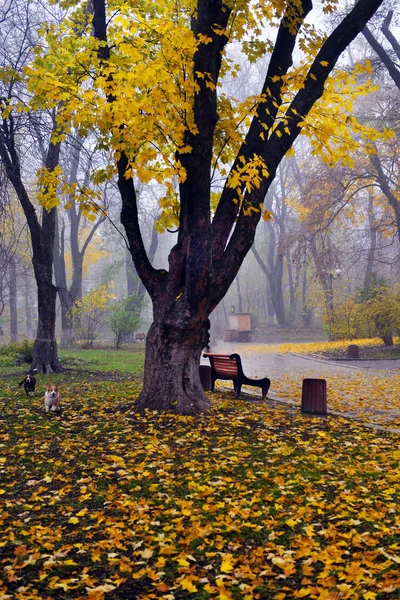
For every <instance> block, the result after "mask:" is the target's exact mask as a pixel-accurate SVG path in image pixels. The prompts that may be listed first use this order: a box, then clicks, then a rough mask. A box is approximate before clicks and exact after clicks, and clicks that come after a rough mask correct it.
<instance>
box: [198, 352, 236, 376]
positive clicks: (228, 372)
mask: <svg viewBox="0 0 400 600" xmlns="http://www.w3.org/2000/svg"><path fill="white" fill-rule="evenodd" d="M204 356H207V357H208V358H209V359H210V361H211V364H212V366H213V368H214V371H215V373H216V374H217V375H225V376H232V377H237V374H238V368H237V363H236V360H235V359H234V358H229V355H228V354H211V353H207V354H205V355H204Z"/></svg>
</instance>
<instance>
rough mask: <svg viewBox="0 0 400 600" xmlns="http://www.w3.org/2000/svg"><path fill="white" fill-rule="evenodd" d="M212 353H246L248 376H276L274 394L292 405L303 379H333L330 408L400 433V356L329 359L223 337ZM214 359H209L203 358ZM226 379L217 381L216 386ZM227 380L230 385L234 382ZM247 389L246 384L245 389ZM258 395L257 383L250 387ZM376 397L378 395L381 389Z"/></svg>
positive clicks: (244, 368) (272, 393) (368, 423)
mask: <svg viewBox="0 0 400 600" xmlns="http://www.w3.org/2000/svg"><path fill="white" fill-rule="evenodd" d="M211 351H212V352H221V353H224V354H231V353H233V352H236V353H237V354H239V355H240V356H241V358H242V364H243V370H244V372H245V374H246V375H247V376H248V377H269V378H270V379H271V382H272V383H271V388H270V393H269V394H268V396H269V398H271V399H273V400H275V401H278V402H280V403H286V404H287V406H288V408H289V406H290V407H292V408H293V406H294V405H299V403H300V397H301V386H302V379H304V378H308V377H311V378H321V379H327V381H328V412H329V413H331V414H339V415H343V416H346V417H350V418H354V419H356V420H361V421H362V422H364V423H365V424H366V425H370V426H373V427H377V428H383V429H387V430H389V431H392V432H395V433H400V386H399V385H398V381H399V378H400V360H351V361H350V360H337V361H336V360H335V361H333V360H325V359H322V358H319V357H313V356H310V355H307V356H305V355H300V354H296V353H279V352H276V346H274V347H272V346H268V345H267V344H265V345H262V344H260V345H254V344H245V343H229V342H222V341H219V342H218V343H217V344H215V345H214V346H212V348H211ZM202 362H203V364H209V361H208V359H202ZM219 384H222V382H217V385H219ZM227 385H228V386H229V387H230V388H231V387H232V384H231V383H230V382H228V383H227ZM244 389H245V388H244ZM248 391H249V392H250V393H251V395H252V396H258V391H257V389H256V388H249V389H248ZM376 393H377V396H376V398H378V399H376V398H375V397H373V394H376Z"/></svg>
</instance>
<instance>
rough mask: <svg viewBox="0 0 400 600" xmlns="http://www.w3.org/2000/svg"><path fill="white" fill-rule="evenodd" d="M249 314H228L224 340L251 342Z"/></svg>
mask: <svg viewBox="0 0 400 600" xmlns="http://www.w3.org/2000/svg"><path fill="white" fill-rule="evenodd" d="M251 334H252V330H251V314H250V313H236V312H235V313H231V314H230V315H229V316H228V329H227V330H226V333H225V338H224V341H225V342H251Z"/></svg>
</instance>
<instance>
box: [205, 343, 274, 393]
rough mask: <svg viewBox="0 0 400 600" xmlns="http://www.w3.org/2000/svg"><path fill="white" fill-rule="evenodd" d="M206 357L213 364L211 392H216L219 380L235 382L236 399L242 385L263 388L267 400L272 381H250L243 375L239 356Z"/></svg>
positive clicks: (217, 355) (207, 355) (209, 354)
mask: <svg viewBox="0 0 400 600" xmlns="http://www.w3.org/2000/svg"><path fill="white" fill-rule="evenodd" d="M203 356H204V357H206V358H209V359H210V364H211V391H214V383H215V381H216V380H217V379H225V380H228V381H233V386H234V388H235V392H236V394H235V398H239V396H240V391H241V389H242V385H251V386H254V387H259V388H261V391H262V397H263V398H265V397H266V395H267V393H268V390H269V386H270V385H271V380H270V379H268V377H264V378H263V379H250V378H249V377H246V375H245V374H244V373H243V367H242V359H241V358H240V356H239V354H218V353H215V352H206V353H205V354H203Z"/></svg>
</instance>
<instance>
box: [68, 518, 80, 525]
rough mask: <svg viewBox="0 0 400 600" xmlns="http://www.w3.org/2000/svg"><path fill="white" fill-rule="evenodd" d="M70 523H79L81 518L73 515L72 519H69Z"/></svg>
mask: <svg viewBox="0 0 400 600" xmlns="http://www.w3.org/2000/svg"><path fill="white" fill-rule="evenodd" d="M68 523H72V525H76V524H77V523H79V519H78V518H77V517H71V518H70V519H68Z"/></svg>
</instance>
